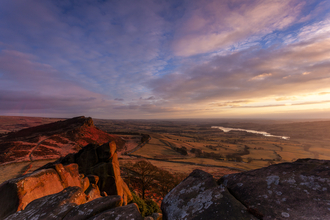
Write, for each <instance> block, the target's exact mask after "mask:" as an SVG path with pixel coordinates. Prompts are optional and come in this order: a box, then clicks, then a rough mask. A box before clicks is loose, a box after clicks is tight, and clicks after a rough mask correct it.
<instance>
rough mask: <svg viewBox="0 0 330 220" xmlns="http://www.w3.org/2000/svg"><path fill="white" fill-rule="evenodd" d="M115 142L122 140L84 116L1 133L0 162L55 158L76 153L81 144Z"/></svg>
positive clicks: (118, 146)
mask: <svg viewBox="0 0 330 220" xmlns="http://www.w3.org/2000/svg"><path fill="white" fill-rule="evenodd" d="M109 141H115V142H116V144H117V148H119V149H120V148H121V147H123V146H124V144H125V141H124V140H123V139H121V138H120V137H118V136H116V135H110V134H108V133H106V132H104V131H102V130H100V129H98V128H96V127H95V126H94V124H93V120H92V119H91V118H86V117H84V116H81V117H76V118H71V119H67V120H64V121H57V122H53V123H49V124H44V125H39V126H36V127H31V128H26V129H22V130H19V131H16V132H10V133H8V134H5V135H4V134H3V135H1V136H0V164H5V163H11V162H20V161H34V160H41V159H56V158H60V157H63V156H65V155H67V154H69V153H76V152H78V151H79V150H80V149H81V148H82V147H83V146H85V145H87V144H89V143H94V144H103V143H106V142H109Z"/></svg>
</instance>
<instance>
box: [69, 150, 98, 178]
mask: <svg viewBox="0 0 330 220" xmlns="http://www.w3.org/2000/svg"><path fill="white" fill-rule="evenodd" d="M97 146H98V145H95V144H88V145H87V146H85V147H84V148H82V149H81V150H80V151H79V152H78V153H77V154H75V155H74V157H75V163H77V164H78V165H79V173H83V174H85V175H86V176H87V175H89V174H92V171H91V167H92V166H95V165H96V164H98V162H99V159H98V156H97V153H96V147H97Z"/></svg>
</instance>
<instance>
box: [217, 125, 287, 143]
mask: <svg viewBox="0 0 330 220" xmlns="http://www.w3.org/2000/svg"><path fill="white" fill-rule="evenodd" d="M211 128H217V129H220V130H222V131H223V132H229V131H245V132H249V133H254V134H261V135H263V136H266V137H276V138H282V139H285V140H288V139H290V137H286V136H276V135H272V134H269V133H267V132H265V131H255V130H246V129H241V128H225V127H221V126H212V127H211Z"/></svg>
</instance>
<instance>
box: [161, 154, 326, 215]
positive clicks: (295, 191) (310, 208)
mask: <svg viewBox="0 0 330 220" xmlns="http://www.w3.org/2000/svg"><path fill="white" fill-rule="evenodd" d="M329 190H330V161H324V160H313V159H300V160H297V161H296V162H293V163H282V164H276V165H271V166H269V167H265V168H262V169H257V170H252V171H247V172H242V173H237V174H230V175H227V176H224V177H222V178H221V179H220V180H219V181H218V182H217V183H215V181H214V179H213V178H212V176H211V175H209V174H207V173H205V172H203V171H200V170H195V171H194V172H193V173H191V174H190V176H189V177H187V178H186V179H185V180H184V181H183V182H181V183H180V184H179V185H178V186H177V187H175V188H174V189H173V190H172V191H171V192H170V193H169V194H168V195H166V196H165V198H164V200H163V203H162V211H163V218H164V219H168V220H169V219H171V220H175V219H186V220H189V219H196V220H197V219H264V220H274V219H277V220H279V219H290V220H291V219H293V220H305V219H306V220H307V219H311V220H313V219H315V220H316V219H320V220H321V219H322V220H323V219H330V194H329Z"/></svg>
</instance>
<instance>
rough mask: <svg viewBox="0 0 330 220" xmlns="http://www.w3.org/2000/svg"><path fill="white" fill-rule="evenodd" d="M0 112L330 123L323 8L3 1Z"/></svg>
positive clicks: (294, 3)
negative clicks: (317, 120)
mask: <svg viewBox="0 0 330 220" xmlns="http://www.w3.org/2000/svg"><path fill="white" fill-rule="evenodd" d="M0 115H21V116H43V117H73V116H78V115H85V116H91V117H94V118H112V119H116V118H118V119H119V118H121V119H124V118H131V119H140V118H146V119H148V118H228V117H229V118H324V117H326V118H330V1H329V0H324V1H322V0H316V1H314V0H259V1H257V0H215V1H212V0H199V1H195V0H186V1H180V0H173V1H172V0H167V1H165V0H164V1H161V0H155V1H152V0H141V1H139V0H130V1H126V0H120V1H119V0H109V1H107V0H98V1H97V0H71V1H70V0H1V1H0Z"/></svg>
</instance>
